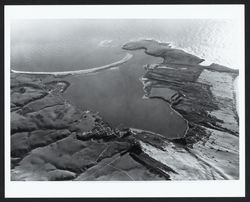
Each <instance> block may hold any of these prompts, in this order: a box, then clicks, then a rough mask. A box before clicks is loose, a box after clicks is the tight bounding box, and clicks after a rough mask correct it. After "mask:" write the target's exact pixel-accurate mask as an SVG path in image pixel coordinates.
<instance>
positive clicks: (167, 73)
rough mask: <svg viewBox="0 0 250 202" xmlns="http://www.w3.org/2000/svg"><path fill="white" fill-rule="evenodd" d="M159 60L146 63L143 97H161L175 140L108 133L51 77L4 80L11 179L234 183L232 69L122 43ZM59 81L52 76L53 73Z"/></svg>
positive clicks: (149, 45)
mask: <svg viewBox="0 0 250 202" xmlns="http://www.w3.org/2000/svg"><path fill="white" fill-rule="evenodd" d="M123 49H126V50H129V51H134V50H138V49H144V50H145V53H146V54H149V55H152V56H155V57H162V58H163V62H162V63H161V64H145V69H146V73H145V74H144V75H143V77H142V79H141V80H142V82H143V85H144V91H145V96H147V97H148V98H149V99H150V98H159V99H164V100H165V101H166V103H168V104H169V105H170V106H171V108H172V109H173V110H174V111H175V113H179V114H180V115H181V116H182V117H183V118H184V119H185V120H186V122H187V130H186V131H185V134H184V136H183V137H182V138H178V139H171V140H170V139H167V138H165V137H163V136H161V135H160V134H159V135H158V134H154V133H150V132H146V131H141V130H134V129H130V128H123V129H119V130H118V129H115V128H111V127H110V126H109V124H108V123H106V122H105V120H103V119H102V118H101V117H100V116H99V115H98V114H96V113H94V112H89V111H82V110H79V109H78V108H77V107H76V106H73V105H72V104H70V103H68V102H67V100H65V98H64V97H63V92H64V91H65V90H66V88H67V87H68V86H69V85H70V84H69V83H68V82H66V81H64V80H60V79H58V78H55V77H54V76H53V75H47V74H46V75H44V74H41V75H34V74H26V73H24V74H22V73H21V74H20V72H13V73H12V74H11V166H12V169H11V178H12V180H217V179H224V180H225V179H238V178H239V129H238V127H239V120H238V114H237V110H236V99H235V89H234V85H233V83H234V80H235V78H236V77H237V76H238V71H237V70H233V69H230V68H228V67H224V66H220V65H217V64H212V65H210V66H206V67H204V66H201V65H200V63H201V62H202V61H203V59H200V58H198V57H197V56H193V55H191V54H189V53H186V52H185V51H182V50H178V49H173V50H172V49H171V47H170V46H169V44H167V43H159V42H157V41H154V40H140V41H134V42H129V43H127V44H125V45H124V46H123ZM56 75H58V74H56Z"/></svg>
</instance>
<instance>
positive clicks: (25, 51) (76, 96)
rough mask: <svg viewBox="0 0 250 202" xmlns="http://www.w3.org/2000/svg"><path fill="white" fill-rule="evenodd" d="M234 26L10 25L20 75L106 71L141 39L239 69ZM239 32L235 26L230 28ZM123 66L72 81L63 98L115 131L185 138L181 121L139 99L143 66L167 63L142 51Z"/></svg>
mask: <svg viewBox="0 0 250 202" xmlns="http://www.w3.org/2000/svg"><path fill="white" fill-rule="evenodd" d="M235 26H236V25H234V22H231V21H218V20H217V21H216V20H26V21H15V22H13V23H12V27H11V28H12V31H11V67H12V68H13V69H16V70H23V71H69V70H79V69H86V68H91V67H97V66H102V65H105V64H109V63H112V62H114V61H117V60H120V59H121V58H123V57H124V56H125V54H126V51H124V50H122V49H121V46H122V44H124V43H126V42H128V41H129V40H133V39H138V38H153V39H156V40H160V41H165V42H171V44H172V45H174V46H176V47H177V48H182V49H185V50H186V51H188V52H189V53H193V54H195V55H197V56H199V57H201V58H204V59H206V60H209V61H211V62H215V63H219V64H222V65H227V66H230V67H232V68H237V64H238V60H239V58H237V47H238V44H237V43H236V42H235V41H236V40H234V37H235V36H236V31H237V30H235V28H236V27H235ZM233 27H234V28H233ZM131 53H132V54H134V57H133V58H132V59H131V60H130V61H128V62H127V63H125V64H123V65H121V66H120V67H119V68H118V69H112V70H106V71H104V72H100V73H97V74H93V75H88V76H83V75H80V76H70V77H67V78H66V80H68V81H70V83H71V86H70V87H69V89H68V90H67V91H66V92H65V97H66V99H67V100H69V101H70V102H71V103H73V104H76V105H77V106H79V107H80V108H82V109H84V110H91V111H94V112H99V113H100V115H101V116H102V117H103V118H104V120H105V121H107V122H108V123H110V124H111V125H112V126H114V127H117V126H127V127H134V128H140V129H144V130H150V131H153V132H157V133H161V134H163V135H166V136H168V137H177V136H181V135H182V134H183V132H184V131H185V124H184V120H183V119H182V118H181V117H180V116H178V115H176V114H175V113H173V111H172V110H171V109H170V108H169V106H168V105H167V104H166V103H165V102H164V101H162V100H159V99H153V100H151V99H147V100H145V99H142V96H143V94H144V92H143V89H142V83H141V82H140V80H139V78H140V77H141V76H142V75H143V74H144V72H145V70H144V69H143V67H142V66H143V65H144V64H147V63H149V64H151V63H159V62H161V61H162V60H161V59H160V58H155V57H152V56H148V55H146V54H144V53H143V51H135V52H131Z"/></svg>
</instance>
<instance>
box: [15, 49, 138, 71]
mask: <svg viewBox="0 0 250 202" xmlns="http://www.w3.org/2000/svg"><path fill="white" fill-rule="evenodd" d="M132 57H133V55H132V54H130V53H127V54H126V55H125V57H124V58H122V59H121V60H119V61H117V62H114V63H111V64H108V65H104V66H101V67H95V68H90V69H83V70H74V71H63V72H29V71H18V70H14V69H11V72H12V73H16V74H32V75H54V76H67V75H78V74H91V73H96V72H100V71H103V70H106V69H110V68H113V67H117V66H118V65H121V64H124V63H125V62H127V61H128V60H130V59H131V58H132Z"/></svg>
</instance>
